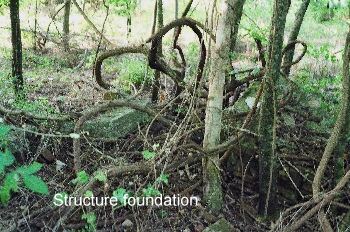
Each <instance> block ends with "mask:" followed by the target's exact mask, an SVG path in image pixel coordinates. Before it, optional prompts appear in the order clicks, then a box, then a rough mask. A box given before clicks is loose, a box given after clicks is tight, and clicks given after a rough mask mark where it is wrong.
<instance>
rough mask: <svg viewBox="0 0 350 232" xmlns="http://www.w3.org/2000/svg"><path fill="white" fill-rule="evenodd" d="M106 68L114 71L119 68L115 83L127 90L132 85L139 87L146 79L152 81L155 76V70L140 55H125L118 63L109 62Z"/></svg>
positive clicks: (147, 81)
mask: <svg viewBox="0 0 350 232" xmlns="http://www.w3.org/2000/svg"><path fill="white" fill-rule="evenodd" d="M105 69H106V71H112V72H113V70H115V69H116V70H117V79H116V80H115V82H114V83H115V84H116V85H119V86H120V87H122V88H123V89H124V90H126V91H130V90H131V87H130V85H134V86H135V87H139V86H141V84H142V83H143V82H144V81H146V83H150V82H151V81H152V78H153V71H152V70H150V69H149V68H148V66H147V62H146V60H145V59H144V58H139V57H128V58H126V57H123V58H121V59H120V61H119V62H118V63H117V64H108V63H107V64H106V65H105Z"/></svg>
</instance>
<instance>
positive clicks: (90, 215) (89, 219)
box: [81, 212, 96, 224]
mask: <svg viewBox="0 0 350 232" xmlns="http://www.w3.org/2000/svg"><path fill="white" fill-rule="evenodd" d="M81 219H85V220H86V222H87V223H88V224H94V223H95V222H96V215H95V213H94V212H89V213H84V214H83V215H81Z"/></svg>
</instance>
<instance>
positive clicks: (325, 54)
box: [306, 43, 339, 63]
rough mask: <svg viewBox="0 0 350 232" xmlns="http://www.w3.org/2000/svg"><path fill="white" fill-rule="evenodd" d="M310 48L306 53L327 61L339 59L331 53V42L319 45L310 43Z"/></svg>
mask: <svg viewBox="0 0 350 232" xmlns="http://www.w3.org/2000/svg"><path fill="white" fill-rule="evenodd" d="M307 46H308V49H307V51H306V54H307V55H309V56H311V57H313V58H315V59H317V60H319V59H321V58H322V59H324V60H325V61H331V62H332V63H336V62H338V61H339V60H338V59H337V57H336V56H335V55H334V54H332V53H331V51H330V48H329V44H323V45H321V46H319V47H316V46H315V45H313V44H311V43H310V44H308V45H307Z"/></svg>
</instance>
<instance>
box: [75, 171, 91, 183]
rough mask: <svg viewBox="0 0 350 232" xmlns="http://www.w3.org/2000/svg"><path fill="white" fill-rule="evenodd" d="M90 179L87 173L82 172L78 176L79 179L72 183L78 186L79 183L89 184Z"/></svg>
mask: <svg viewBox="0 0 350 232" xmlns="http://www.w3.org/2000/svg"><path fill="white" fill-rule="evenodd" d="M89 179H90V177H89V175H88V174H87V173H86V172H85V171H80V172H78V174H77V178H75V179H74V180H72V183H73V184H77V183H82V184H87V183H88V182H89Z"/></svg>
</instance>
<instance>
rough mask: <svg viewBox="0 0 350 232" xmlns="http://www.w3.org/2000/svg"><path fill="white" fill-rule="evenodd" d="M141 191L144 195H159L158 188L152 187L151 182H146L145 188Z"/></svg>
mask: <svg viewBox="0 0 350 232" xmlns="http://www.w3.org/2000/svg"><path fill="white" fill-rule="evenodd" d="M142 192H143V194H144V195H145V196H146V197H153V196H159V195H160V192H159V190H158V189H156V188H154V187H153V185H151V184H148V185H147V188H144V189H142Z"/></svg>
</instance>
